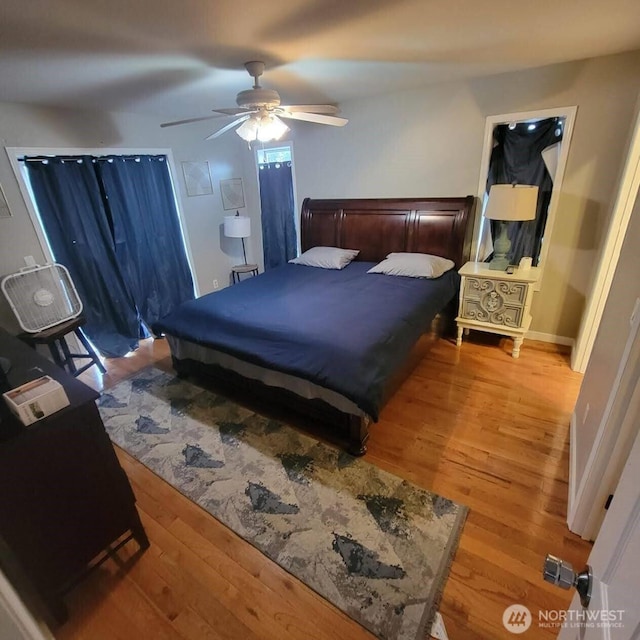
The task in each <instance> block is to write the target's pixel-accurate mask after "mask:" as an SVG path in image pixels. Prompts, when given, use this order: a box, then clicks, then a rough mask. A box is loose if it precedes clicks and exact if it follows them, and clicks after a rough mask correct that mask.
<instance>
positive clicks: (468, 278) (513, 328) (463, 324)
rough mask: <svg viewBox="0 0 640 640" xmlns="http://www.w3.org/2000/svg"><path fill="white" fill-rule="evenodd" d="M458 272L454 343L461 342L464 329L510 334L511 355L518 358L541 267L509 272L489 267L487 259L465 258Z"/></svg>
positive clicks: (528, 321)
mask: <svg viewBox="0 0 640 640" xmlns="http://www.w3.org/2000/svg"><path fill="white" fill-rule="evenodd" d="M458 273H459V274H460V276H461V277H462V282H461V283H460V306H459V308H458V317H457V318H456V323H457V324H458V339H457V341H456V344H457V345H458V346H460V345H461V344H462V332H463V330H464V331H465V333H466V332H468V330H469V329H478V330H479V331H487V332H489V333H498V334H501V335H506V336H511V337H512V338H513V351H512V352H511V355H512V356H513V357H514V358H517V357H518V356H519V355H520V347H521V345H522V341H523V339H524V334H525V333H526V332H527V331H528V330H529V325H530V324H531V314H530V309H531V300H532V298H533V285H534V283H535V282H537V281H538V278H539V277H540V269H539V268H537V267H531V268H530V269H527V270H526V271H525V270H522V269H516V270H515V271H514V273H512V274H508V273H506V272H505V271H494V270H491V269H489V265H488V263H486V262H467V264H465V265H464V266H463V267H462V269H460V271H459V272H458Z"/></svg>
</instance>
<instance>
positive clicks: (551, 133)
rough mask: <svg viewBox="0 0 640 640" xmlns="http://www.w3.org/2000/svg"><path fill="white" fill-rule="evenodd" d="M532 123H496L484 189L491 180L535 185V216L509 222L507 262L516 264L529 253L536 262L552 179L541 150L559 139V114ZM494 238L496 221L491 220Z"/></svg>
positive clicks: (545, 222)
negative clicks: (536, 200) (555, 116)
mask: <svg viewBox="0 0 640 640" xmlns="http://www.w3.org/2000/svg"><path fill="white" fill-rule="evenodd" d="M531 124H532V123H528V122H518V123H516V124H515V126H513V128H511V127H510V126H509V125H506V124H501V125H497V126H496V127H495V128H494V130H493V142H494V146H493V150H492V151H491V159H490V162H489V174H488V176H487V187H486V190H487V193H489V189H490V188H491V186H492V185H494V184H514V183H515V184H532V185H537V186H538V204H537V209H536V217H535V220H529V221H526V222H512V223H510V224H509V227H508V233H509V239H510V240H511V254H510V256H509V262H510V264H518V263H519V262H520V259H521V258H522V257H523V256H531V257H532V259H533V260H532V262H533V265H534V266H537V265H538V259H539V257H540V250H541V249H542V242H543V235H544V229H545V225H546V224H547V211H548V209H549V202H550V201H551V192H552V191H553V179H552V178H551V175H550V174H549V172H548V171H547V167H546V165H545V162H544V158H543V156H542V152H543V151H544V150H545V149H546V148H547V147H550V146H551V145H554V144H556V143H558V142H560V141H561V140H562V124H563V123H562V121H561V119H560V118H547V119H545V120H539V121H538V122H536V123H535V126H534V127H533V128H532V127H531ZM491 223H492V224H491V231H492V235H493V237H494V238H495V237H496V234H497V224H498V223H497V222H496V221H494V220H492V221H491Z"/></svg>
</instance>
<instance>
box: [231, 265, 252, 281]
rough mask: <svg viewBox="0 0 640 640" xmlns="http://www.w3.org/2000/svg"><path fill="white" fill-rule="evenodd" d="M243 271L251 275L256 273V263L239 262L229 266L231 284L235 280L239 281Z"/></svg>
mask: <svg viewBox="0 0 640 640" xmlns="http://www.w3.org/2000/svg"><path fill="white" fill-rule="evenodd" d="M243 273H250V274H251V275H252V276H257V275H258V265H257V264H239V265H236V266H235V267H231V278H232V280H233V284H235V283H236V282H240V276H241V275H242V274H243Z"/></svg>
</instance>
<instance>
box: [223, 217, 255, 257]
mask: <svg viewBox="0 0 640 640" xmlns="http://www.w3.org/2000/svg"><path fill="white" fill-rule="evenodd" d="M224 235H225V236H226V237H227V238H242V255H243V256H244V263H245V265H246V264H247V252H246V251H245V248H244V239H245V238H248V237H249V236H250V235H251V218H249V217H248V216H241V215H240V212H239V211H236V215H235V216H225V217H224Z"/></svg>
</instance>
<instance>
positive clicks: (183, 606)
mask: <svg viewBox="0 0 640 640" xmlns="http://www.w3.org/2000/svg"><path fill="white" fill-rule="evenodd" d="M472 338H473V334H472ZM510 348H511V343H510V341H509V340H500V341H498V342H496V341H495V340H493V339H491V340H486V339H484V338H482V337H480V338H479V339H478V341H476V342H474V340H473V339H472V340H470V341H468V340H467V339H466V338H465V342H464V344H463V346H462V347H461V348H460V349H458V348H456V347H455V345H454V344H453V343H452V342H450V341H446V340H439V341H436V342H433V341H432V340H429V339H425V340H423V341H422V342H421V343H420V345H419V347H418V349H417V350H416V354H421V355H422V356H423V357H422V359H418V360H417V364H416V367H415V369H414V371H413V373H412V374H411V376H410V377H409V378H408V379H407V380H406V381H405V382H404V384H403V385H402V386H401V387H400V388H399V390H398V392H397V393H396V394H395V396H394V397H393V398H392V399H391V401H390V402H389V404H388V405H387V406H386V407H385V409H384V411H383V412H382V416H381V420H380V422H379V423H378V424H376V425H373V426H372V429H371V433H372V435H371V439H370V441H369V453H368V454H367V456H368V460H369V461H370V462H371V463H372V464H375V465H377V466H379V467H381V468H383V469H385V470H387V471H389V472H391V473H395V474H396V475H398V476H400V477H402V478H405V479H406V480H408V481H411V482H414V483H416V484H418V485H420V486H422V487H425V488H428V489H431V490H433V491H436V492H437V493H440V494H441V495H444V496H446V497H448V498H451V499H453V500H457V501H459V502H463V503H464V504H466V505H467V506H469V507H470V514H469V517H468V521H467V524H466V526H465V530H464V532H463V535H462V538H461V541H460V547H459V550H458V554H457V556H456V558H455V560H454V562H453V563H452V568H451V576H450V579H449V581H448V583H447V586H446V588H445V592H444V596H443V599H442V602H441V605H440V611H441V613H442V615H443V617H444V621H445V624H446V626H447V631H448V633H449V637H450V638H451V640H510V639H511V638H513V637H514V636H513V634H511V633H509V632H508V631H507V630H506V629H505V628H504V627H503V626H502V613H503V612H504V609H505V608H506V607H507V606H509V605H511V604H514V603H522V604H526V605H527V606H529V607H530V609H531V611H532V613H533V614H534V624H535V619H536V616H537V612H538V611H539V610H540V609H544V608H560V609H562V608H566V606H567V605H568V603H569V601H570V599H571V594H570V593H569V592H565V591H561V590H558V589H554V588H553V587H551V586H550V585H548V584H546V583H544V582H543V581H542V578H541V576H540V573H541V566H542V561H543V558H544V555H545V553H547V552H550V553H554V554H556V555H560V556H562V557H564V558H565V559H566V560H568V561H570V562H572V563H573V564H574V566H581V565H582V563H584V562H585V560H586V558H587V556H588V553H589V550H590V545H589V544H588V543H586V542H584V541H583V540H580V539H579V538H578V537H577V536H574V535H573V534H571V533H570V532H569V531H568V529H567V527H566V499H567V490H568V485H567V483H568V426H569V418H570V415H571V411H572V409H573V405H574V403H575V399H576V397H577V394H578V390H579V387H580V382H581V376H579V375H578V374H575V373H574V372H572V371H571V370H570V368H569V366H568V357H567V354H566V353H565V352H563V351H562V350H558V349H556V348H555V347H554V346H553V345H547V344H543V343H535V342H530V341H525V344H524V346H523V349H522V352H521V356H520V358H519V359H518V360H513V359H512V358H511V356H510ZM167 356H168V349H167V346H166V343H165V342H164V341H163V340H158V341H155V342H153V341H145V342H143V344H142V345H141V348H140V349H139V350H138V351H137V352H136V353H135V354H134V355H133V356H131V357H128V358H121V359H114V360H107V369H108V374H107V375H106V376H105V377H104V381H103V380H101V379H100V377H99V376H98V375H96V374H95V373H94V372H93V371H89V372H87V373H85V374H84V377H83V379H85V380H86V381H88V382H89V383H90V384H93V385H94V386H96V387H97V388H101V385H103V384H104V385H107V386H111V385H113V384H116V383H117V382H118V381H120V380H122V379H123V378H126V377H129V376H131V375H133V374H134V373H135V372H136V371H137V370H139V369H141V368H143V367H145V366H148V365H151V364H155V365H156V366H160V367H161V368H163V369H165V370H167V371H170V370H171V364H170V360H169V359H168V357H167ZM117 453H118V456H119V459H120V461H121V464H122V465H123V468H124V469H125V472H126V473H127V475H128V476H129V478H130V479H131V482H132V486H133V488H134V492H135V494H136V497H137V499H138V507H139V510H140V512H141V517H142V520H143V523H144V524H145V527H146V529H147V532H148V534H149V537H150V540H151V544H152V546H151V548H150V549H149V550H148V551H147V552H146V553H145V554H142V555H141V556H140V557H138V558H137V559H135V558H134V560H135V562H130V560H131V556H132V555H133V554H134V552H135V544H134V543H132V544H131V545H127V547H126V548H125V549H123V550H122V551H121V552H120V554H119V555H120V556H121V563H120V566H119V565H118V563H116V562H113V561H108V562H107V563H106V564H105V566H104V568H101V569H100V570H98V571H97V572H96V574H95V575H93V576H92V577H90V578H89V579H88V580H86V581H85V582H83V583H81V584H80V585H79V586H78V587H77V588H76V589H75V590H74V591H73V592H72V593H71V594H70V596H69V598H68V601H69V604H70V609H71V619H70V621H69V622H68V623H67V624H66V625H65V626H63V627H61V628H60V629H58V630H57V632H56V635H57V637H58V638H60V639H61V640H78V639H80V638H82V639H84V638H86V639H87V640H88V639H91V640H94V639H98V640H101V639H102V638H104V639H105V640H107V639H108V640H112V639H114V638H122V640H128V639H130V638H131V639H134V640H138V639H140V640H141V639H142V638H150V637H153V638H171V639H174V638H176V639H177V638H180V639H185V640H198V639H200V638H202V639H208V638H211V639H214V640H221V639H222V640H234V639H235V638H238V639H239V640H240V639H242V640H244V639H245V638H246V640H254V639H257V638H273V639H275V638H278V639H282V640H298V639H299V638H305V640H307V639H317V640H333V639H334V638H336V639H340V638H344V639H345V640H347V639H349V640H351V639H355V640H359V639H365V638H373V636H372V635H371V634H370V633H368V632H367V631H366V630H364V629H363V628H362V627H360V626H359V625H358V624H357V623H355V622H353V621H352V620H351V619H349V618H348V617H347V616H346V615H345V614H343V613H342V612H340V611H338V610H337V609H335V607H333V606H332V605H331V604H329V603H327V602H326V601H325V600H323V599H322V598H320V596H318V595H317V594H316V593H315V592H313V591H312V590H311V589H309V588H308V587H306V586H305V585H303V584H302V583H300V582H299V581H297V580H296V579H295V578H293V577H292V576H290V575H289V574H288V573H287V572H285V571H284V570H282V569H281V568H280V567H278V566H277V565H275V564H274V563H272V562H271V561H270V560H268V559H267V558H266V557H265V556H263V555H262V554H261V553H260V552H259V551H257V550H256V549H255V548H253V547H252V546H251V545H249V544H247V543H246V542H244V541H243V540H241V539H240V538H239V537H238V536H236V535H235V534H234V533H233V532H231V531H229V530H228V529H227V528H226V527H224V526H223V525H221V524H220V523H219V522H217V521H216V520H215V519H214V518H212V517H211V516H210V515H208V514H207V513H206V512H204V511H203V510H202V509H200V507H198V506H196V505H194V504H193V503H191V502H190V501H189V500H188V499H186V498H185V497H184V496H182V495H181V494H179V493H178V492H177V491H175V490H174V489H173V488H172V487H170V486H169V485H167V484H166V483H165V482H164V481H162V480H160V479H159V478H158V477H156V476H155V475H154V474H153V473H152V472H150V471H149V470H148V469H146V468H145V467H143V466H142V465H141V464H140V463H139V462H137V461H136V460H134V459H133V458H132V457H131V456H129V455H128V454H126V453H125V452H123V451H120V450H118V449H117ZM529 633H530V634H531V632H529ZM555 635H556V634H555V632H554V631H553V630H549V629H536V630H535V636H534V635H533V634H531V637H536V638H541V639H543V640H546V639H549V640H550V639H551V638H553V637H555Z"/></svg>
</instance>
